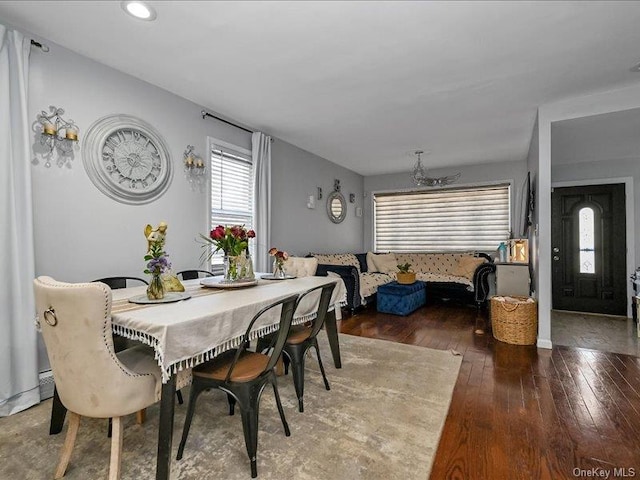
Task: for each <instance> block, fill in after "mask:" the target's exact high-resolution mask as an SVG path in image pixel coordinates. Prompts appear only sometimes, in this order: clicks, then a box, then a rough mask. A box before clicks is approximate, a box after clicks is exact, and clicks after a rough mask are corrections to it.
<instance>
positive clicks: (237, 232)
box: [231, 225, 242, 238]
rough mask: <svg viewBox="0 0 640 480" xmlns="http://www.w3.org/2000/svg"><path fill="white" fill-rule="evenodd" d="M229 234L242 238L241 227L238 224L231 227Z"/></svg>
mask: <svg viewBox="0 0 640 480" xmlns="http://www.w3.org/2000/svg"><path fill="white" fill-rule="evenodd" d="M231 235H233V236H234V237H235V238H242V228H241V227H240V226H239V225H234V226H233V227H231Z"/></svg>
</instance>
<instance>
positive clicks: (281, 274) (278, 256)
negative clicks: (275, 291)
mask: <svg viewBox="0 0 640 480" xmlns="http://www.w3.org/2000/svg"><path fill="white" fill-rule="evenodd" d="M269 255H271V256H272V257H273V276H274V277H276V278H285V277H286V276H287V272H285V270H284V262H285V261H286V260H287V259H288V258H289V254H288V253H287V252H285V251H283V250H278V249H277V248H276V247H271V248H270V249H269Z"/></svg>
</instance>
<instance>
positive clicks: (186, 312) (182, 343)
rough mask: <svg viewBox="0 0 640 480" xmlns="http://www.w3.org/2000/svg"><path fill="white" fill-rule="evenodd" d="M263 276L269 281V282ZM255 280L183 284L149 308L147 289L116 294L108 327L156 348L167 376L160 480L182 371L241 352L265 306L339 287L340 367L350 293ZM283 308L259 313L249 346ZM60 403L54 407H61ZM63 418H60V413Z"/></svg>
mask: <svg viewBox="0 0 640 480" xmlns="http://www.w3.org/2000/svg"><path fill="white" fill-rule="evenodd" d="M262 277H265V278H264V279H263V278H262ZM266 278H273V277H272V276H268V275H266V274H264V275H261V274H256V281H255V282H247V284H246V285H242V284H236V285H228V284H225V283H224V282H222V277H206V278H201V279H195V280H188V281H185V282H183V284H184V287H185V291H184V292H170V293H168V294H166V296H165V298H166V299H167V300H166V303H155V302H154V303H147V302H146V301H145V299H146V286H139V287H130V288H123V289H117V290H112V306H111V323H112V330H113V333H115V334H118V335H121V336H123V337H126V338H128V339H131V340H137V341H140V342H142V343H144V344H146V345H149V346H150V347H152V348H153V350H154V353H155V358H156V360H157V362H158V365H159V366H160V369H161V372H162V392H161V397H160V419H159V428H158V455H157V464H156V479H157V480H166V479H169V478H170V473H171V449H172V437H173V423H174V408H175V392H176V379H177V377H178V376H179V372H182V371H185V370H188V369H190V368H193V367H195V366H196V365H199V364H201V363H204V362H206V361H208V360H210V359H212V358H214V357H215V356H217V355H220V354H221V353H223V352H225V351H227V350H230V349H233V348H236V347H237V346H239V344H240V342H241V341H242V337H243V335H244V333H245V330H246V328H247V325H248V324H249V321H250V320H251V319H252V318H253V316H254V315H255V314H256V313H258V312H259V311H260V310H261V309H262V308H264V307H265V306H267V305H270V304H271V303H273V302H276V301H278V300H281V299H283V298H285V297H288V296H290V295H300V294H302V293H305V292H306V291H308V290H311V289H313V288H315V287H319V286H322V285H327V284H329V283H335V284H336V287H335V288H334V291H333V294H332V297H331V301H330V307H329V311H328V313H327V315H326V317H325V330H326V333H327V337H328V340H329V346H330V349H331V354H332V357H333V361H334V365H335V367H336V368H341V367H342V364H341V359H340V345H339V342H338V329H337V320H339V319H341V306H343V305H345V304H346V288H345V285H344V283H343V282H342V280H341V279H340V278H337V277H334V276H327V277H321V276H308V277H299V278H288V279H284V280H279V281H274V280H273V279H270V280H267V279H266ZM319 299H320V293H319V291H318V292H317V295H316V292H314V293H313V294H311V295H308V296H307V297H305V298H304V299H303V301H302V302H300V303H299V304H298V305H297V308H296V311H295V313H294V319H293V322H292V324H293V325H297V324H301V323H304V322H307V321H309V320H311V319H313V318H314V317H315V314H316V311H317V308H318V303H319ZM279 320H280V314H279V309H275V311H269V312H267V314H265V315H262V316H261V317H260V318H259V320H258V321H257V322H256V324H255V325H254V327H253V329H252V331H251V333H250V340H253V339H257V338H258V337H260V336H263V335H267V334H269V333H271V332H273V331H275V330H277V328H278V324H279ZM56 397H57V396H54V404H53V407H52V417H51V429H50V433H52V434H53V433H59V432H60V431H61V430H62V424H63V422H64V411H66V410H64V407H63V406H62V405H61V404H60V402H59V399H57V398H56ZM56 400H57V403H56ZM61 413H62V414H61Z"/></svg>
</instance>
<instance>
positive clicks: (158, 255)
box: [144, 236, 171, 300]
mask: <svg viewBox="0 0 640 480" xmlns="http://www.w3.org/2000/svg"><path fill="white" fill-rule="evenodd" d="M168 257H169V255H168V254H167V253H166V252H165V251H164V236H163V237H162V238H160V239H158V240H149V251H148V252H147V254H146V255H145V256H144V259H145V260H146V261H147V268H146V269H145V270H144V273H146V274H148V275H151V281H150V282H149V287H148V288H147V297H148V298H149V300H161V299H163V298H164V285H163V283H162V277H161V275H162V274H163V273H165V272H168V271H169V270H170V269H171V262H170V261H169V258H168Z"/></svg>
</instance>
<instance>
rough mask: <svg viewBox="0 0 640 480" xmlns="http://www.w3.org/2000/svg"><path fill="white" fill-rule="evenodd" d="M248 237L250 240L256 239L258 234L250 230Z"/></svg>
mask: <svg viewBox="0 0 640 480" xmlns="http://www.w3.org/2000/svg"><path fill="white" fill-rule="evenodd" d="M247 237H248V238H256V232H254V231H253V230H249V231H248V232H247Z"/></svg>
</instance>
